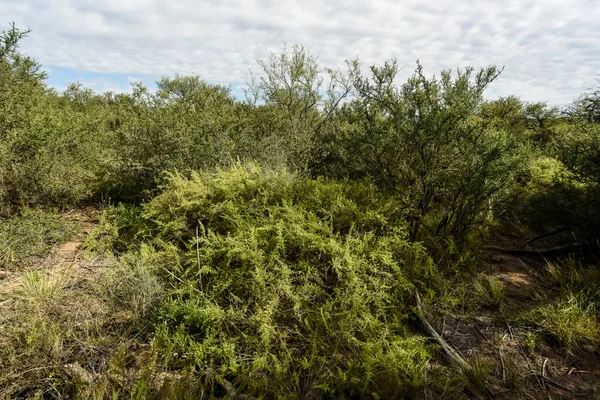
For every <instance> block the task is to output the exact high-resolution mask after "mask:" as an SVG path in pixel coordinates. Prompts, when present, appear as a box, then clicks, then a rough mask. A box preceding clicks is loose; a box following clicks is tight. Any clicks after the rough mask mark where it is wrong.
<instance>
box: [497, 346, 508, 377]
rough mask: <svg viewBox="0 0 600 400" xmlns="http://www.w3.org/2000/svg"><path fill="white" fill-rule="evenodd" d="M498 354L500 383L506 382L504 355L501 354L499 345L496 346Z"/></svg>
mask: <svg viewBox="0 0 600 400" xmlns="http://www.w3.org/2000/svg"><path fill="white" fill-rule="evenodd" d="M498 354H499V355H500V362H501V363H502V383H506V368H505V367H504V357H503V356H502V349H501V348H500V347H498Z"/></svg>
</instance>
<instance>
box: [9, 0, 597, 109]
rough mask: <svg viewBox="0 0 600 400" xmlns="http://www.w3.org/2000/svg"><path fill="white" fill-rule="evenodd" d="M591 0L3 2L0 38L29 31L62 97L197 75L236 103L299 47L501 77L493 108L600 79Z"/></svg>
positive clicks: (562, 96)
mask: <svg viewBox="0 0 600 400" xmlns="http://www.w3.org/2000/svg"><path fill="white" fill-rule="evenodd" d="M598 21H600V2H598V0H560V1H557V0H536V1H526V0H494V1H488V0H479V1H474V0H454V1H443V0H421V1H417V0H413V1H406V0H371V1H348V0H339V1H327V0H303V1H289V0H221V1H219V0H213V1H203V0H180V1H177V0H0V24H2V25H1V26H0V30H6V29H8V26H9V22H15V23H16V25H17V27H20V28H27V27H29V28H31V29H32V33H31V34H30V36H29V37H28V38H27V39H25V40H24V41H23V42H22V44H21V50H22V51H23V52H25V53H27V54H28V55H30V56H32V57H34V58H35V59H37V61H39V62H40V63H41V64H42V65H43V66H44V68H45V70H46V71H47V72H48V74H49V79H48V83H49V85H51V86H53V87H55V88H57V89H58V90H61V89H64V88H65V87H66V86H67V85H68V83H70V82H80V83H82V84H83V85H85V86H87V87H90V88H92V89H94V90H96V91H100V92H104V91H115V92H123V91H128V90H130V88H131V83H132V82H140V81H141V82H142V83H144V84H145V85H147V86H149V87H154V82H155V81H156V80H157V79H159V78H160V77H161V76H173V75H174V74H176V73H179V74H184V75H187V74H197V75H199V76H200V77H201V78H202V79H204V80H206V81H208V82H210V83H219V84H224V85H228V86H230V87H231V88H232V91H233V93H234V94H238V95H240V94H241V93H242V88H243V87H244V86H245V82H246V81H247V79H248V71H249V70H252V71H253V72H259V71H260V68H259V66H258V65H257V63H256V60H257V59H266V58H267V57H268V54H269V51H274V52H279V51H281V49H282V48H283V43H284V42H286V43H287V44H288V45H293V44H303V45H305V46H307V47H308V48H309V49H310V51H311V52H312V53H313V54H315V55H317V56H318V60H319V64H320V65H321V66H323V67H331V68H335V67H343V65H344V61H345V60H346V59H353V58H355V57H359V59H360V60H361V62H362V63H363V65H364V66H365V70H366V68H367V67H368V66H370V65H373V64H377V65H379V64H381V63H383V62H384V61H385V60H388V59H390V58H392V57H395V58H396V59H397V60H398V64H399V65H400V66H401V67H402V70H401V72H400V78H402V79H406V78H408V77H409V76H410V74H411V73H412V72H413V71H414V68H415V65H416V60H417V59H419V60H420V61H421V63H422V64H423V66H424V69H425V72H426V74H428V75H433V74H439V72H440V71H441V70H443V69H448V68H452V69H455V68H457V67H460V68H463V67H466V66H474V67H483V66H487V65H489V64H495V65H498V66H500V67H502V66H504V71H503V73H502V75H501V76H500V78H499V79H498V80H497V81H496V82H494V84H493V85H492V87H491V88H490V90H489V92H488V93H487V95H488V97H497V96H508V95H515V96H518V97H520V98H521V99H522V100H525V101H546V102H547V103H548V104H551V105H562V104H567V103H570V102H571V101H572V100H573V99H575V98H576V97H577V96H578V95H580V94H581V93H583V92H584V91H585V90H587V89H588V88H590V87H591V86H592V85H594V84H595V77H596V76H598V74H599V73H600V23H598Z"/></svg>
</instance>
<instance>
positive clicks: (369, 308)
mask: <svg viewBox="0 0 600 400" xmlns="http://www.w3.org/2000/svg"><path fill="white" fill-rule="evenodd" d="M394 208H395V204H394V203H393V200H392V199H387V198H385V197H382V196H380V195H376V194H375V192H374V190H373V188H372V187H371V186H370V185H368V184H350V183H336V182H327V181H323V180H320V181H314V180H307V179H300V178H298V177H297V176H295V175H293V174H290V173H287V172H268V171H267V172H263V171H262V170H261V169H260V168H259V167H256V166H249V167H242V166H236V167H234V168H232V169H230V170H221V171H218V172H215V173H193V174H192V175H191V176H190V178H185V177H183V176H181V175H171V176H170V177H169V179H168V181H167V183H166V185H165V187H164V188H163V192H162V193H161V194H160V195H159V196H158V197H156V198H155V199H153V200H152V201H151V202H149V203H148V204H146V205H145V206H144V211H143V217H144V218H145V219H146V220H147V221H148V223H149V225H150V226H151V228H150V229H151V234H150V237H152V239H151V240H150V243H153V245H154V247H155V248H156V249H157V250H156V253H155V255H154V256H153V257H154V258H155V259H159V258H162V259H163V261H162V264H160V265H162V266H163V268H165V269H166V271H165V272H166V273H163V274H162V275H163V277H164V278H165V279H167V280H169V281H170V283H171V285H173V286H175V287H176V288H177V289H176V290H175V291H174V292H173V294H172V295H171V296H172V297H171V300H167V301H165V302H164V303H163V304H162V306H161V307H160V309H159V311H158V316H157V318H158V324H159V325H158V326H159V330H158V332H157V340H158V343H159V344H160V346H159V347H160V348H161V349H162V352H163V353H162V354H163V356H164V357H167V358H169V359H170V363H172V365H174V366H178V367H180V368H181V367H183V366H186V365H192V366H194V367H195V368H198V369H200V370H204V371H205V372H206V371H207V368H208V370H211V371H216V373H217V374H218V375H217V376H220V377H223V378H225V377H229V378H230V379H233V382H234V384H235V386H236V387H239V388H241V389H242V390H245V391H248V392H250V393H253V394H256V395H259V394H261V395H264V396H268V397H270V396H274V395H277V396H284V397H288V396H300V397H302V396H314V395H317V394H319V393H320V394H321V395H322V394H325V393H328V394H330V395H332V396H336V395H346V396H358V395H376V394H378V395H379V396H381V397H389V396H408V395H411V396H412V395H413V394H415V393H416V390H417V389H418V388H419V387H420V386H421V385H422V384H423V375H422V373H421V370H422V369H423V368H424V366H425V364H426V363H427V359H428V358H429V355H428V351H427V350H426V348H425V347H424V343H423V341H422V339H420V338H419V337H417V336H413V335H412V334H410V332H409V331H408V330H407V327H406V323H407V321H408V320H407V318H408V313H409V312H410V309H409V308H408V307H407V304H410V302H411V298H412V295H413V291H414V288H415V287H418V288H419V289H420V290H422V291H429V290H431V288H432V287H434V286H435V282H436V278H435V275H434V273H433V272H434V270H433V268H432V264H431V260H430V259H429V257H428V256H427V255H426V252H425V250H424V249H423V248H422V247H421V246H419V245H418V244H411V243H409V242H408V241H407V232H406V227H405V226H404V224H403V223H402V222H401V220H400V215H394V213H393V211H392V212H389V211H388V210H390V211H391V210H393V209H394ZM394 218H395V219H394ZM132 251H134V253H133V257H134V258H137V257H140V254H141V253H138V252H137V251H136V250H133V249H132ZM139 251H142V252H148V251H149V249H148V248H147V247H145V245H142V246H141V247H140V250H139ZM174 277H176V279H174ZM381 288H386V290H385V291H384V290H381ZM174 354H175V355H174Z"/></svg>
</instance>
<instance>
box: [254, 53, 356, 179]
mask: <svg viewBox="0 0 600 400" xmlns="http://www.w3.org/2000/svg"><path fill="white" fill-rule="evenodd" d="M258 64H259V65H260V67H261V69H262V75H260V76H256V75H254V74H252V73H251V74H250V81H249V83H248V90H247V99H248V103H249V104H251V105H253V106H255V107H256V108H255V110H256V113H255V116H256V120H255V121H256V122H255V128H256V131H257V132H256V134H257V137H256V138H257V139H258V140H259V141H260V143H261V148H262V151H264V149H265V148H266V149H268V150H267V151H266V152H265V154H269V156H268V157H269V158H270V159H271V160H273V159H275V160H278V161H276V163H279V164H283V165H287V166H289V167H291V168H293V169H299V170H303V171H307V170H309V169H310V165H311V164H313V163H314V162H315V161H314V160H313V157H314V154H315V152H317V151H318V149H317V147H318V145H317V144H318V138H319V136H320V135H322V133H323V131H324V130H325V128H326V127H327V124H328V123H329V122H330V121H331V119H332V116H333V114H334V112H335V110H337V109H338V107H339V106H340V105H341V104H342V103H343V101H344V100H345V99H347V98H348V97H349V96H350V94H351V91H352V88H353V86H352V83H353V81H354V79H355V77H356V76H357V75H358V69H359V68H358V61H356V60H355V61H349V62H347V67H348V69H347V71H341V70H332V69H328V68H321V67H319V65H318V64H317V58H316V57H315V56H314V55H312V54H311V53H310V52H309V51H308V50H307V49H306V48H305V47H304V46H300V45H294V46H293V47H292V48H291V49H288V47H287V46H285V47H284V49H283V52H282V53H281V54H275V53H270V54H269V59H268V60H266V61H265V60H259V61H258ZM326 79H327V84H326V85H325V80H326Z"/></svg>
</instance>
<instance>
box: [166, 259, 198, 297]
mask: <svg viewBox="0 0 600 400" xmlns="http://www.w3.org/2000/svg"><path fill="white" fill-rule="evenodd" d="M161 268H162V269H163V270H164V271H165V272H166V273H167V274H169V275H171V276H172V277H173V278H175V279H176V280H177V281H179V282H180V283H183V284H184V285H186V286H189V287H190V288H191V289H193V290H195V291H196V292H198V293H200V294H201V295H203V296H204V293H202V292H201V291H200V290H198V288H195V287H193V286H192V285H190V284H189V283H187V282H185V281H183V280H182V279H181V278H179V277H178V276H176V275H175V274H174V273H172V272H171V271H169V270H168V269H166V268H165V267H163V266H161Z"/></svg>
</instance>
